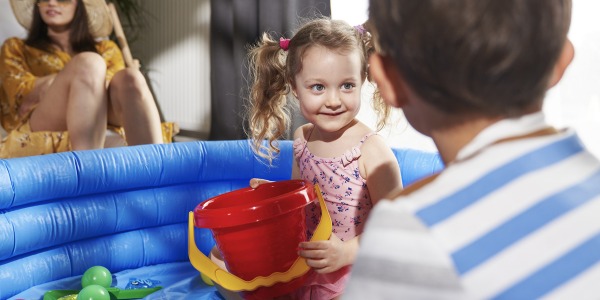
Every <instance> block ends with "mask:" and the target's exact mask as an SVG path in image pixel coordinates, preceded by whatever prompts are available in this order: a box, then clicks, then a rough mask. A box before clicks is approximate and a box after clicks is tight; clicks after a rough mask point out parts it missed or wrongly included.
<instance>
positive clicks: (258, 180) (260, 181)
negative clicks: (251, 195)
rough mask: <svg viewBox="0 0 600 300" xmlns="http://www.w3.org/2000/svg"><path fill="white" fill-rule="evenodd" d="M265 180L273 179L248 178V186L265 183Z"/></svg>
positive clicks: (252, 186)
mask: <svg viewBox="0 0 600 300" xmlns="http://www.w3.org/2000/svg"><path fill="white" fill-rule="evenodd" d="M267 182H273V181H270V180H266V179H260V178H252V179H250V187H251V188H253V189H255V188H257V187H258V186H259V185H261V184H263V183H267Z"/></svg>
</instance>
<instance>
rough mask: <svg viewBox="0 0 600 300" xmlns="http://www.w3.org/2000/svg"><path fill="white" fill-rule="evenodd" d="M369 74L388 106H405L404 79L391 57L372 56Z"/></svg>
mask: <svg viewBox="0 0 600 300" xmlns="http://www.w3.org/2000/svg"><path fill="white" fill-rule="evenodd" d="M369 72H370V73H371V77H372V78H373V81H375V83H377V88H378V89H379V93H380V94H381V97H382V98H383V100H385V102H386V103H387V104H388V105H391V106H393V107H402V106H403V105H404V104H405V101H404V100H405V99H406V95H405V93H404V90H403V87H404V82H403V78H402V76H400V73H399V72H398V70H397V69H396V66H395V65H394V62H393V61H392V60H391V59H390V58H389V57H386V56H381V55H380V54H377V53H375V54H372V55H371V57H370V58H369Z"/></svg>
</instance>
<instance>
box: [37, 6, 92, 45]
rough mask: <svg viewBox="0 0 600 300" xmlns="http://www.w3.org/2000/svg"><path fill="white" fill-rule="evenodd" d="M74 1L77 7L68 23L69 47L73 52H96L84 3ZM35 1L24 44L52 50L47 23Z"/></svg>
mask: <svg viewBox="0 0 600 300" xmlns="http://www.w3.org/2000/svg"><path fill="white" fill-rule="evenodd" d="M75 1H77V8H76V9H75V14H74V16H73V20H72V21H71V24H70V27H71V28H70V29H71V32H70V35H69V41H70V43H71V47H72V48H73V51H74V52H75V53H81V52H85V51H92V52H97V51H96V47H95V45H96V41H95V40H94V37H93V36H92V33H91V32H90V27H89V25H88V24H89V23H88V15H87V11H86V9H85V4H83V1H82V0H75ZM37 3H39V0H38V1H36V5H34V7H33V18H32V21H31V27H30V28H29V33H28V35H27V39H26V40H25V44H26V45H28V46H31V47H35V48H38V49H42V50H45V51H48V52H52V51H53V50H52V47H51V44H52V41H51V40H50V37H49V36H48V25H46V23H44V20H42V17H41V15H40V8H39V7H38V5H37Z"/></svg>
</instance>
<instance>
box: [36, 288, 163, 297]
mask: <svg viewBox="0 0 600 300" xmlns="http://www.w3.org/2000/svg"><path fill="white" fill-rule="evenodd" d="M160 289H162V287H160V286H159V287H155V288H148V289H135V290H122V289H119V288H107V289H106V291H108V293H109V294H110V299H141V298H144V297H146V296H148V295H150V294H152V293H154V292H156V291H158V290H160ZM79 292H81V290H52V291H47V292H46V293H45V294H44V300H58V299H60V298H61V297H65V296H69V295H74V294H78V293H79Z"/></svg>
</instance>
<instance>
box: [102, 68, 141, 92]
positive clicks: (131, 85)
mask: <svg viewBox="0 0 600 300" xmlns="http://www.w3.org/2000/svg"><path fill="white" fill-rule="evenodd" d="M110 86H111V89H113V90H114V91H115V92H116V93H118V94H125V95H128V96H132V95H133V97H134V98H138V97H135V95H138V96H141V95H143V94H144V93H145V92H146V90H147V89H148V85H147V84H146V79H144V76H143V75H142V73H141V72H140V71H139V70H137V69H134V68H126V69H123V70H121V71H119V72H117V73H116V74H115V76H113V78H112V80H111V82H110Z"/></svg>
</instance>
